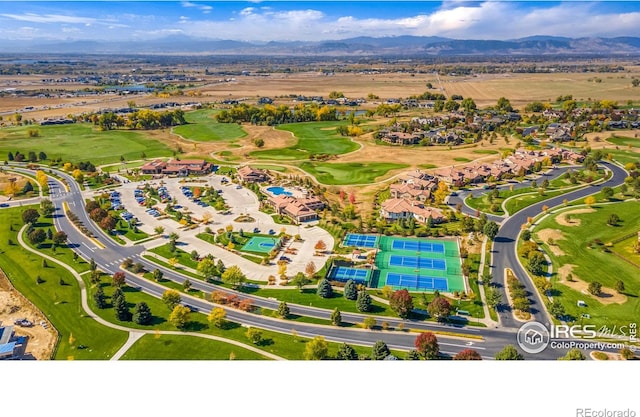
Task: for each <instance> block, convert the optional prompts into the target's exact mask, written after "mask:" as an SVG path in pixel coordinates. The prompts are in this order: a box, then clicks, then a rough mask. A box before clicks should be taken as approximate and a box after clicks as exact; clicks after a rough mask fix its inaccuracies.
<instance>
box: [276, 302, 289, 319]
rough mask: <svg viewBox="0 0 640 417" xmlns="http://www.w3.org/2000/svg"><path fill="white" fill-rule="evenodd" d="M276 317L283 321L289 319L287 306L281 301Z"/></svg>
mask: <svg viewBox="0 0 640 417" xmlns="http://www.w3.org/2000/svg"><path fill="white" fill-rule="evenodd" d="M278 316H279V317H280V318H283V319H286V318H287V317H289V306H288V305H287V303H286V302H284V301H281V302H280V304H279V305H278Z"/></svg>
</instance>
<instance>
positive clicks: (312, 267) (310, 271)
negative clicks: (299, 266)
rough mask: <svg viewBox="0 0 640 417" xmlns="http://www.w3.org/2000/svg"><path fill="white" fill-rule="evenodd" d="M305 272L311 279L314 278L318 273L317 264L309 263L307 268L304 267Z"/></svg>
mask: <svg viewBox="0 0 640 417" xmlns="http://www.w3.org/2000/svg"><path fill="white" fill-rule="evenodd" d="M304 272H305V274H307V276H308V277H309V278H311V277H313V274H315V273H316V264H314V263H313V261H309V263H308V264H307V266H305V267H304Z"/></svg>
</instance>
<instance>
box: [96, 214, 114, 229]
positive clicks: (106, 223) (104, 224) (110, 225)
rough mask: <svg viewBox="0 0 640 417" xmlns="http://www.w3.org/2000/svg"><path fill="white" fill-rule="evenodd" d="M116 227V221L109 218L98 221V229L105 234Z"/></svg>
mask: <svg viewBox="0 0 640 417" xmlns="http://www.w3.org/2000/svg"><path fill="white" fill-rule="evenodd" d="M115 227H116V220H115V219H114V218H113V217H111V216H106V217H104V218H103V219H102V220H100V228H101V229H102V230H106V231H107V232H109V231H111V230H113V229H114V228H115Z"/></svg>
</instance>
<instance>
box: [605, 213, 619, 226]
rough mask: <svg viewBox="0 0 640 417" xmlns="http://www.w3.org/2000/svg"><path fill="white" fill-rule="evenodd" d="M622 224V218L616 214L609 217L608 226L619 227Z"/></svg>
mask: <svg viewBox="0 0 640 417" xmlns="http://www.w3.org/2000/svg"><path fill="white" fill-rule="evenodd" d="M619 223H620V216H618V215H617V214H616V213H611V215H609V218H608V219H607V224H608V225H609V226H617V225H618V224H619Z"/></svg>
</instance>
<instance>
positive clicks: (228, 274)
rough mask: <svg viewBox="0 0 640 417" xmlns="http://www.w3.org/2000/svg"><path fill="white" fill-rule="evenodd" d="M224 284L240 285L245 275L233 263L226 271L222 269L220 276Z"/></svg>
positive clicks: (245, 278)
mask: <svg viewBox="0 0 640 417" xmlns="http://www.w3.org/2000/svg"><path fill="white" fill-rule="evenodd" d="M220 278H221V279H222V282H224V283H225V284H230V285H233V286H234V287H240V286H242V284H243V283H244V282H245V281H246V280H247V277H246V275H245V274H244V273H243V272H242V270H241V269H240V268H239V267H238V266H237V265H233V266H232V267H230V268H229V269H227V270H226V271H224V272H223V273H222V275H221V277H220Z"/></svg>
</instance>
